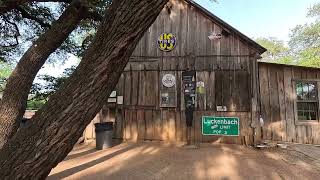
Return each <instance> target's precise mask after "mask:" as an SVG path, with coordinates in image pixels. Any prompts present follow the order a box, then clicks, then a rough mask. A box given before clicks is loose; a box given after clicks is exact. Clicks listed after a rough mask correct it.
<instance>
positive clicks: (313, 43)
mask: <svg viewBox="0 0 320 180" xmlns="http://www.w3.org/2000/svg"><path fill="white" fill-rule="evenodd" d="M307 16H308V17H314V18H315V20H314V22H312V23H309V24H304V25H297V26H296V27H295V28H293V29H292V30H291V33H290V36H289V38H290V40H289V42H288V46H286V45H284V43H283V42H281V41H279V40H277V39H274V38H269V39H266V38H260V39H257V42H258V43H260V44H261V45H262V46H264V47H266V48H267V49H268V52H266V53H265V54H263V59H262V60H263V61H269V62H270V61H271V62H275V63H283V64H294V65H301V66H309V67H320V3H317V4H315V5H313V6H312V7H311V8H310V9H309V11H308V13H307Z"/></svg>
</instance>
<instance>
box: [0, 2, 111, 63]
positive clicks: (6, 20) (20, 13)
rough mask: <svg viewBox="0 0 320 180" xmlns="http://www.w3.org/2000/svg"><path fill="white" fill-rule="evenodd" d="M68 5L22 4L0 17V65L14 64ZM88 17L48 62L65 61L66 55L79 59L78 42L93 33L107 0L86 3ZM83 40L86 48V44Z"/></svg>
mask: <svg viewBox="0 0 320 180" xmlns="http://www.w3.org/2000/svg"><path fill="white" fill-rule="evenodd" d="M66 2H71V1H55V0H53V2H49V1H47V2H38V1H31V2H29V3H24V4H22V5H20V6H18V7H16V8H15V9H13V10H11V11H9V12H7V13H4V14H2V15H0V27H1V28H0V37H1V39H0V61H7V62H16V61H17V60H18V59H19V57H20V56H21V55H22V54H23V53H24V51H25V50H26V49H27V48H28V47H29V46H30V45H31V43H32V41H34V40H35V39H37V38H38V36H39V35H40V34H42V33H43V32H44V31H45V30H46V29H47V28H50V26H51V23H52V22H53V21H54V20H56V19H57V18H58V17H59V16H60V15H61V13H62V12H63V11H64V9H65V7H66V6H67V4H68V3H66ZM89 2H90V3H89V13H88V14H87V18H86V19H84V20H83V21H82V22H81V24H80V25H79V27H78V28H77V30H76V31H75V32H73V33H72V35H71V36H70V37H69V38H68V39H67V40H66V41H65V42H64V43H63V45H62V46H61V47H60V48H59V49H57V50H56V52H55V53H53V54H52V55H51V56H50V57H49V62H51V63H54V62H56V61H61V60H62V61H63V60H66V59H67V57H68V54H69V53H71V54H74V55H76V56H81V54H82V52H83V51H84V48H85V47H87V46H86V45H83V44H82V42H83V41H84V40H85V39H86V38H87V36H88V34H92V32H95V29H96V28H97V25H98V24H99V21H100V20H101V19H102V16H103V12H104V10H105V8H106V7H107V6H109V5H110V4H111V0H93V1H89ZM87 40H88V39H86V42H85V43H86V44H87V43H88V41H87Z"/></svg>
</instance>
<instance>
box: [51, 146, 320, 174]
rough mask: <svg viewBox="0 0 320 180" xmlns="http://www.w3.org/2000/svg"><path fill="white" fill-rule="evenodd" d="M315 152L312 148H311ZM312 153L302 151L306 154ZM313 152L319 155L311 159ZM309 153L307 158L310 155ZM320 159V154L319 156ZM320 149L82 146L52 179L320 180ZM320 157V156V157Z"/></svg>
mask: <svg viewBox="0 0 320 180" xmlns="http://www.w3.org/2000/svg"><path fill="white" fill-rule="evenodd" d="M309 147H311V146H309ZM301 148H302V149H307V150H306V151H300V149H301ZM308 151H316V153H312V152H311V154H315V155H316V156H312V155H311V156H309V155H308V153H310V152H308ZM304 152H306V153H304ZM317 153H318V154H317ZM317 155H320V147H314V146H312V148H311V150H310V148H308V146H307V148H306V147H305V146H303V147H299V146H292V147H289V148H288V149H279V148H274V149H268V150H257V149H253V148H250V147H244V146H238V145H216V144H215V145H212V144H201V145H200V147H199V148H197V149H187V148H184V147H182V145H179V144H178V145H168V144H163V143H160V142H143V143H122V144H119V145H116V146H114V147H113V148H111V149H108V150H103V151H97V150H95V149H94V144H86V145H81V146H76V147H75V148H74V150H73V151H72V152H71V153H70V154H69V155H68V156H67V157H66V159H65V160H64V161H63V162H61V163H60V164H59V165H58V166H57V167H56V168H54V169H53V170H52V171H51V174H50V175H49V177H48V179H50V180H51V179H84V180H86V179H90V180H91V179H92V180H96V179H112V180H117V179H125V180H127V179H136V180H144V179H166V180H170V179H174V180H176V179H181V180H186V179H221V180H229V179H230V180H238V179H239V180H241V179H243V180H247V179H268V180H270V179H289V180H291V179H303V180H306V179H315V180H316V179H320V158H318V157H317ZM319 157H320V156H319Z"/></svg>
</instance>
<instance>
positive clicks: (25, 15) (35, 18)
mask: <svg viewBox="0 0 320 180" xmlns="http://www.w3.org/2000/svg"><path fill="white" fill-rule="evenodd" d="M16 9H17V10H18V11H19V12H20V13H21V16H22V17H23V18H27V19H30V20H33V21H35V22H37V23H38V24H40V26H41V27H44V28H49V27H51V25H50V24H49V23H46V22H43V21H42V20H41V19H39V18H38V17H36V16H33V15H31V14H29V13H28V12H27V11H26V10H25V9H23V8H22V7H21V6H18V7H17V8H16Z"/></svg>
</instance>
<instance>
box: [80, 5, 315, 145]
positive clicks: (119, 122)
mask: <svg viewBox="0 0 320 180" xmlns="http://www.w3.org/2000/svg"><path fill="white" fill-rule="evenodd" d="M252 27H254V24H253V25H252ZM265 51H266V49H265V48H263V47H261V46H260V45H258V44H257V43H256V42H254V41H253V40H251V39H250V38H248V37H246V36H245V35H243V34H242V33H240V32H239V31H238V30H236V29H235V28H233V27H231V26H230V25H228V24H227V23H226V22H224V21H222V20H221V19H219V18H218V17H216V16H215V15H213V14H211V13H210V12H209V11H207V10H205V9H204V8H202V7H201V6H199V5H198V4H196V3H195V2H194V1H192V0H171V1H170V2H169V3H168V4H167V5H166V7H165V8H164V9H163V11H162V12H161V14H160V15H159V16H158V18H157V19H156V21H155V22H154V23H153V25H152V26H151V27H150V28H149V30H148V31H147V32H146V33H145V35H144V36H143V38H142V39H141V40H140V42H139V44H138V45H137V47H136V49H135V51H134V53H133V55H132V56H131V59H130V62H129V63H128V64H127V66H126V68H125V70H124V72H123V73H122V75H121V77H120V79H119V82H118V85H117V87H116V89H115V91H114V92H113V93H112V94H111V96H110V98H109V100H108V102H106V104H105V106H104V107H103V109H102V110H101V112H100V113H99V114H98V115H97V117H96V118H95V120H93V122H92V123H91V124H90V125H89V126H88V128H87V129H86V131H85V136H86V138H91V137H94V130H93V123H95V122H103V121H114V122H115V125H114V138H118V139H124V140H133V141H137V140H163V141H171V142H176V141H186V140H187V139H186V138H187V137H188V136H189V137H190V138H191V141H192V142H195V143H200V142H222V143H236V144H253V143H256V142H259V141H260V140H265V139H269V140H276V141H290V142H301V143H320V136H319V132H320V123H319V98H318V94H319V93H318V90H319V88H318V85H317V82H318V81H319V80H320V71H319V69H312V68H301V67H294V66H285V65H278V64H268V63H258V59H259V58H260V55H261V54H262V53H263V52H265ZM189 106H190V107H193V113H192V114H191V116H192V119H191V121H192V125H191V127H190V132H189V133H190V134H188V136H187V133H188V131H187V123H186V121H187V119H188V118H187V117H186V114H187V116H189V114H188V111H189V109H188V108H189ZM189 120H190V119H189Z"/></svg>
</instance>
